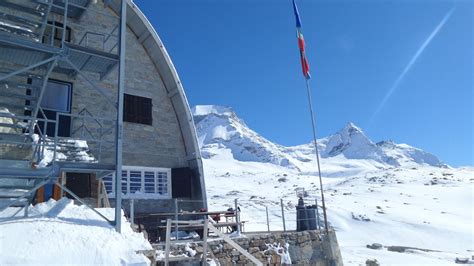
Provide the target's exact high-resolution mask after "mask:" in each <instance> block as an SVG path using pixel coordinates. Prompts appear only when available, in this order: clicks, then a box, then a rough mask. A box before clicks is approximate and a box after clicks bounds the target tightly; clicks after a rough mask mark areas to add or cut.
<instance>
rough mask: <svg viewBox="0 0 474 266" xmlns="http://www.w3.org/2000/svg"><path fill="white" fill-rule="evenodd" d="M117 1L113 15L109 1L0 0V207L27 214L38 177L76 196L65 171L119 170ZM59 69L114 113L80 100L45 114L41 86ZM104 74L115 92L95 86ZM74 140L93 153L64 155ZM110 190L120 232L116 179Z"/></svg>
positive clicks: (121, 48)
mask: <svg viewBox="0 0 474 266" xmlns="http://www.w3.org/2000/svg"><path fill="white" fill-rule="evenodd" d="M119 1H120V3H121V11H120V13H119V14H115V13H113V12H111V9H110V8H109V4H110V2H111V1H110V0H109V1H108V0H104V1H103V2H102V3H100V4H99V3H97V1H93V0H2V1H0V212H1V211H3V210H5V209H6V208H8V207H10V206H16V207H22V208H23V209H24V210H25V214H26V213H27V209H28V206H29V204H31V203H32V201H33V199H34V196H35V193H36V191H37V190H38V189H39V188H40V187H42V186H43V185H45V184H56V185H58V186H59V187H61V188H62V191H65V192H67V193H68V194H70V195H71V196H72V197H74V198H76V199H77V200H79V201H80V199H79V197H77V196H76V195H75V194H74V193H73V192H72V191H70V190H69V189H67V187H65V186H63V184H61V183H60V182H59V177H60V175H61V174H62V173H64V172H87V173H94V174H96V176H97V177H99V178H101V177H103V176H104V175H107V174H109V173H111V172H114V171H116V172H117V173H120V172H121V166H122V137H123V132H122V116H123V92H124V64H125V31H126V6H127V0H117V1H116V2H119ZM88 13H90V14H97V15H99V16H100V17H101V18H104V19H107V20H108V21H114V22H115V25H110V27H109V28H108V27H103V26H102V27H94V25H93V23H91V22H90V21H84V20H83V18H84V17H85V16H86V15H87V14H88ZM76 29H77V30H76ZM104 29H105V30H104ZM71 31H74V34H75V36H77V37H76V38H71ZM114 71H117V75H116V76H115V75H111V73H113V72H114ZM58 75H61V76H62V77H67V79H68V80H80V81H81V82H82V83H83V84H86V85H85V86H87V87H88V88H90V89H91V90H92V91H94V92H95V93H96V94H97V93H98V95H99V96H100V97H101V98H100V99H101V102H103V104H104V105H108V107H109V108H110V109H113V110H114V114H113V115H108V116H107V115H103V114H102V113H97V112H95V113H94V112H91V110H90V108H87V106H86V107H81V109H80V110H79V109H77V108H76V109H75V110H74V112H73V111H71V112H55V113H54V115H51V114H50V113H47V112H46V111H45V109H44V108H43V106H42V102H43V101H44V98H45V91H46V88H47V86H48V82H49V81H50V80H51V78H52V77H53V76H58ZM107 78H108V79H109V80H110V79H111V80H114V79H116V81H117V90H116V91H114V90H111V89H110V88H104V87H102V86H101V84H102V81H104V79H107ZM114 94H115V96H114ZM62 119H68V121H70V125H71V128H70V131H71V134H70V135H69V136H61V134H60V125H59V121H61V120H62ZM77 141H83V142H86V143H87V146H88V152H89V153H90V154H91V157H93V160H88V161H82V160H80V159H78V158H75V157H74V156H72V155H71V154H73V152H72V151H71V149H74V148H76V147H74V143H75V142H77ZM51 154H52V156H51ZM64 154H66V155H68V156H59V155H64ZM111 154H112V155H114V156H110V155H111ZM69 155H71V156H69ZM48 156H49V157H48ZM50 157H52V158H50ZM71 157H73V158H71ZM116 191H117V192H119V193H116V195H117V198H116V204H115V209H116V210H115V221H109V222H111V223H113V224H115V226H116V230H117V231H119V232H120V219H121V199H120V195H121V193H120V191H121V185H120V179H117V180H116ZM20 210H21V209H20ZM20 210H19V211H20ZM101 216H102V215H101ZM103 218H105V217H103Z"/></svg>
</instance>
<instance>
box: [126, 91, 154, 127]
mask: <svg viewBox="0 0 474 266" xmlns="http://www.w3.org/2000/svg"><path fill="white" fill-rule="evenodd" d="M123 121H124V122H129V123H135V124H141V125H149V126H152V125H153V100H152V99H151V98H147V97H143V96H138V95H132V94H127V93H124V103H123Z"/></svg>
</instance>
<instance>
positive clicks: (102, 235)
mask: <svg viewBox="0 0 474 266" xmlns="http://www.w3.org/2000/svg"><path fill="white" fill-rule="evenodd" d="M17 210H18V208H13V207H12V208H8V209H7V210H5V211H3V212H2V213H0V265H52V264H54V265H72V264H74V265H149V260H148V259H147V258H146V257H145V256H144V255H141V254H137V251H139V250H152V247H151V245H150V243H148V241H146V239H145V238H144V236H143V235H142V234H139V233H135V232H133V231H132V229H131V227H130V223H128V222H127V221H126V219H125V217H122V234H119V233H117V232H115V230H114V227H113V226H112V225H110V224H109V223H108V222H106V221H105V220H104V219H103V218H101V217H100V216H99V215H98V214H96V213H94V212H93V211H92V210H90V209H88V208H87V207H84V206H77V205H74V204H73V201H72V200H69V199H66V198H64V199H62V200H59V201H57V202H56V201H54V200H50V201H48V202H45V203H40V204H38V205H36V206H34V207H30V208H29V214H28V217H27V218H24V217H23V211H22V212H20V213H19V214H17V215H16V217H17V218H16V219H15V218H13V219H12V218H6V217H10V216H11V215H13V214H14V213H15V212H16V211H17ZM97 210H98V211H99V212H100V213H102V214H103V215H104V216H106V217H107V218H109V219H111V220H113V217H114V209H112V208H101V209H97Z"/></svg>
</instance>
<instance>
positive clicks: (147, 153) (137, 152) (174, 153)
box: [0, 1, 188, 168]
mask: <svg viewBox="0 0 474 266" xmlns="http://www.w3.org/2000/svg"><path fill="white" fill-rule="evenodd" d="M53 16H54V17H55V20H56V21H60V22H62V16H61V15H58V14H54V15H52V17H53ZM50 18H51V17H50ZM69 20H70V22H71V23H70V24H68V26H69V27H70V28H71V43H73V44H78V43H79V41H80V40H81V39H82V38H83V36H84V35H85V34H86V33H87V32H95V33H102V34H109V33H111V32H112V31H113V30H114V27H115V26H116V25H117V23H118V17H117V15H116V14H115V13H114V12H113V11H112V10H111V9H109V8H107V9H105V10H104V5H103V3H101V2H100V1H99V2H98V3H91V4H90V5H89V8H88V10H87V11H86V12H85V13H84V14H83V16H82V17H81V18H80V19H79V20H77V19H72V18H69ZM114 34H115V35H117V34H118V31H117V30H115V32H114ZM89 36H90V37H89V38H88V39H89V41H88V44H87V47H88V48H95V49H97V50H99V51H102V50H103V49H102V39H103V38H102V37H101V36H95V37H94V35H89ZM116 41H117V37H111V38H110V39H109V41H108V42H107V43H106V45H105V47H104V50H105V51H106V52H108V51H109V50H110V49H111V48H112V47H113V45H115V43H116ZM82 45H84V46H85V42H83V43H82ZM126 46H127V47H126V60H125V68H126V69H125V93H128V94H132V95H137V96H142V97H147V98H151V99H152V104H153V107H152V115H153V123H152V125H143V124H135V123H128V122H124V140H123V164H124V165H130V166H147V167H164V168H175V167H188V163H187V160H186V154H185V146H184V141H183V136H182V133H181V129H180V126H179V123H178V118H177V116H176V113H175V111H174V109H173V105H172V103H171V100H170V98H169V97H168V92H167V91H166V88H165V85H164V83H163V80H162V79H161V77H160V73H159V71H158V69H157V68H156V66H155V65H154V64H153V62H152V60H151V58H150V57H149V55H148V53H147V51H146V50H145V48H144V47H143V45H142V44H141V43H140V41H139V39H138V36H137V35H135V33H133V32H132V31H131V30H130V28H127V33H126ZM112 53H117V48H115V49H114V50H112ZM72 63H76V62H72ZM62 64H64V63H62ZM21 67H22V66H20V65H15V64H13V63H11V62H7V61H3V60H2V61H0V68H9V69H20V68H21ZM31 72H33V73H35V74H39V75H43V74H44V73H45V71H44V69H43V70H38V69H37V70H36V71H31ZM83 73H84V74H85V76H87V78H88V79H89V80H91V81H92V82H94V83H95V84H96V85H97V86H98V87H100V88H102V89H103V90H104V91H105V94H106V97H104V96H103V95H102V94H101V93H99V92H98V91H97V90H95V89H94V88H93V87H92V86H91V85H90V84H89V83H88V82H87V81H86V80H85V79H84V78H82V77H81V76H80V75H75V76H69V75H65V74H61V73H58V72H55V71H53V72H52V73H51V75H50V78H51V79H55V80H59V81H64V82H70V83H72V86H73V88H72V101H71V113H72V114H78V113H79V112H80V111H81V110H83V109H84V108H85V109H87V110H88V111H89V112H90V113H91V114H92V115H94V116H97V117H103V118H111V119H115V118H116V112H117V111H116V108H115V107H114V106H112V105H111V104H110V103H108V101H107V100H109V101H111V102H116V101H117V87H118V79H117V77H118V67H117V66H116V67H114V68H113V69H111V71H110V73H109V74H108V75H107V76H105V77H104V78H103V79H100V77H99V75H98V74H97V73H93V72H83ZM10 80H11V81H15V82H18V83H23V84H26V83H27V78H26V77H24V76H21V75H19V76H16V77H13V78H11V79H10ZM4 91H5V92H8V93H21V92H19V91H18V89H16V88H12V89H10V90H9V89H8V88H5V89H4ZM107 98H108V99H107ZM8 100H9V101H10V102H9V103H11V104H17V105H19V106H21V105H24V103H25V100H23V99H16V98H9V99H8ZM1 107H2V106H1V104H0V108H1ZM9 111H10V112H12V113H14V114H16V115H24V113H23V112H24V110H23V109H18V110H9ZM82 123H83V121H82V119H72V121H71V124H72V126H71V131H74V130H75V129H77V128H79V127H80V126H81V125H82ZM101 123H103V124H105V125H106V127H109V128H112V130H111V131H110V132H109V133H108V136H106V137H105V138H106V139H108V140H110V141H112V143H111V144H109V145H108V146H114V145H113V140H114V135H115V129H114V124H113V122H111V121H101ZM85 124H86V126H87V127H88V129H90V131H91V132H92V133H93V134H95V136H94V137H97V136H98V135H99V126H98V125H97V123H96V122H95V121H94V120H89V121H87V120H86V122H85ZM79 133H80V131H78V132H76V134H75V135H74V136H73V137H76V138H77V137H79ZM87 137H88V138H91V137H89V136H87ZM88 144H89V145H90V146H91V148H97V149H98V147H97V146H96V145H94V144H93V143H88ZM94 155H95V157H96V158H97V157H98V153H97V151H94ZM114 157H115V151H114V148H112V149H108V150H106V151H105V152H104V151H103V152H102V154H101V159H102V160H101V161H102V162H104V163H113V162H114Z"/></svg>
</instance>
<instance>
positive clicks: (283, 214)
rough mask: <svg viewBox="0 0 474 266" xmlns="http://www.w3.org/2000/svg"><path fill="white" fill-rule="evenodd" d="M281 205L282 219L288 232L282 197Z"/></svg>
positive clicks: (284, 229) (284, 228)
mask: <svg viewBox="0 0 474 266" xmlns="http://www.w3.org/2000/svg"><path fill="white" fill-rule="evenodd" d="M280 205H281V219H282V220H283V231H284V232H286V224H285V208H284V207H283V199H280Z"/></svg>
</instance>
